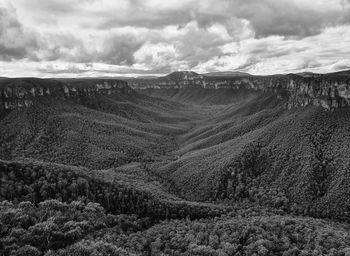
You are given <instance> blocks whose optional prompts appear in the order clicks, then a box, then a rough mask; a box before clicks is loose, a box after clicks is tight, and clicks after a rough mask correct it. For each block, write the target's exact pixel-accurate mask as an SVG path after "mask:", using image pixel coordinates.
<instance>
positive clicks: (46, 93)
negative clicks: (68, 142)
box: [0, 78, 131, 113]
mask: <svg viewBox="0 0 350 256" xmlns="http://www.w3.org/2000/svg"><path fill="white" fill-rule="evenodd" d="M130 92H131V88H130V87H129V86H128V85H127V83H126V82H124V81H121V80H116V79H39V78H2V79H0V113H4V112H5V113H6V112H7V111H10V110H12V109H21V108H25V107H30V106H31V105H33V104H34V102H35V99H38V98H40V97H54V98H62V99H64V98H66V99H72V100H75V101H78V102H82V101H84V99H86V98H91V97H94V96H96V95H99V94H107V95H109V94H114V93H130Z"/></svg>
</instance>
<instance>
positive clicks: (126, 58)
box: [96, 35, 143, 65]
mask: <svg viewBox="0 0 350 256" xmlns="http://www.w3.org/2000/svg"><path fill="white" fill-rule="evenodd" d="M142 44H143V42H141V41H140V40H139V39H137V37H136V36H133V35H112V36H110V37H108V38H107V39H106V40H105V41H104V43H103V49H102V51H101V52H100V53H98V55H97V56H96V61H98V62H104V63H107V64H117V65H132V64H134V62H135V59H134V53H135V52H136V51H137V50H138V49H140V47H141V46H142Z"/></svg>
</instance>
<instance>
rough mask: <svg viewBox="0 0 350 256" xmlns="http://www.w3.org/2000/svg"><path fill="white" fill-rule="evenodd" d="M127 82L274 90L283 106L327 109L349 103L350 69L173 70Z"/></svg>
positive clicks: (138, 85)
mask: <svg viewBox="0 0 350 256" xmlns="http://www.w3.org/2000/svg"><path fill="white" fill-rule="evenodd" d="M179 73H180V74H179ZM174 77H175V78H176V79H174ZM129 85H130V86H131V87H132V88H135V89H149V88H153V89H183V88H189V87H201V88H204V89H216V90H219V89H223V88H225V89H232V90H242V89H246V90H257V91H262V92H266V93H267V92H269V93H274V94H276V96H277V97H278V98H283V99H285V100H286V107H287V108H292V107H301V106H307V105H316V106H322V107H323V108H325V109H327V110H331V109H334V108H343V107H349V106H350V72H347V71H345V72H338V73H331V74H324V75H316V74H315V75H308V76H303V75H302V74H301V75H298V74H288V75H273V76H234V77H222V76H220V77H219V76H218V77H215V76H210V77H208V76H204V75H199V74H196V73H194V72H176V73H172V74H170V75H168V76H165V77H160V78H157V79H134V80H130V81H129Z"/></svg>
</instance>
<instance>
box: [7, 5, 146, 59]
mask: <svg viewBox="0 0 350 256" xmlns="http://www.w3.org/2000/svg"><path fill="white" fill-rule="evenodd" d="M51 4H52V3H51ZM50 6H51V7H52V8H53V7H54V6H56V5H55V4H54V5H50ZM60 8H61V7H60ZM142 44H143V43H142V42H141V41H140V40H138V39H137V38H136V37H135V36H133V35H128V34H122V35H109V36H108V37H106V38H105V39H104V40H103V43H102V47H101V49H87V47H86V46H85V44H84V41H83V40H81V39H79V38H78V37H76V36H74V35H72V34H69V33H64V34H59V33H58V34H55V33H46V34H45V35H39V34H37V33H34V32H32V31H26V30H25V28H24V26H23V25H22V24H21V23H20V22H19V20H18V18H17V15H16V12H15V10H14V9H5V8H0V60H2V61H12V60H14V59H25V58H27V59H29V60H35V61H40V60H45V61H56V60H66V61H69V62H79V63H81V62H102V63H108V64H117V65H131V64H133V63H134V56H133V54H134V52H135V51H137V50H138V49H139V48H140V47H141V46H142Z"/></svg>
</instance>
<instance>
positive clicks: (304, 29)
mask: <svg viewBox="0 0 350 256" xmlns="http://www.w3.org/2000/svg"><path fill="white" fill-rule="evenodd" d="M0 10H1V12H0V60H2V61H1V65H0V68H1V70H0V71H1V72H2V74H3V75H8V76H15V75H19V76H20V75H25V74H31V75H39V76H47V75H49V74H50V72H51V74H52V75H57V76H61V75H63V74H64V72H66V74H65V75H70V76H74V75H75V74H76V75H99V74H112V75H113V74H116V75H118V74H125V73H127V72H129V73H132V74H136V73H137V72H139V73H140V74H144V73H152V72H153V73H165V72H170V71H173V70H178V69H193V70H196V71H200V72H205V71H211V70H234V69H239V70H244V71H248V72H252V73H256V74H272V73H284V72H291V71H293V72H296V71H303V70H312V71H316V72H317V71H321V72H326V71H332V70H337V69H341V68H347V67H348V66H349V65H348V64H349V61H348V59H350V51H349V50H348V45H350V32H349V31H350V26H349V24H350V2H349V1H347V0H334V1H332V3H330V2H329V1H326V0H314V1H304V0H250V1H245V0H215V1H214V0H201V1H197V0H176V1H172V0H169V1H163V0H116V1H109V0H50V1H46V0H31V1H28V0H16V1H9V0H3V1H2V2H0ZM34 14H35V15H34ZM86 63H92V64H93V65H92V67H91V65H90V64H89V65H88V66H86ZM101 65H102V66H101ZM15 67H21V69H19V68H18V69H17V71H16V68H15ZM55 69H56V70H58V71H57V72H55ZM93 69H94V70H93Z"/></svg>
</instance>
